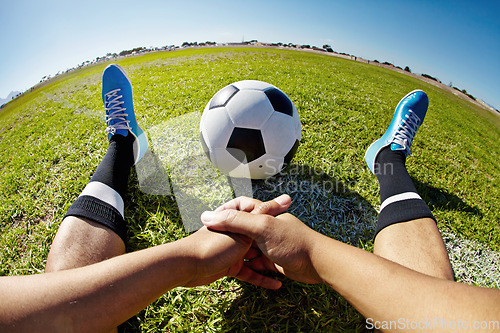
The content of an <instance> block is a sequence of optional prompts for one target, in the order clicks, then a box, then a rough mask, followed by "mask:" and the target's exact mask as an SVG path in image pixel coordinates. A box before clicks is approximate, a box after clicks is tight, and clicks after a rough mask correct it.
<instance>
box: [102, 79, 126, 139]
mask: <svg viewBox="0 0 500 333" xmlns="http://www.w3.org/2000/svg"><path fill="white" fill-rule="evenodd" d="M119 92H120V89H115V90H111V91H110V92H108V93H106V94H105V95H104V96H105V103H104V109H105V110H106V125H107V127H106V129H105V130H104V133H106V134H112V135H113V134H115V133H116V130H119V129H126V130H131V129H132V128H131V127H130V126H129V123H130V120H127V116H128V114H127V113H125V111H126V110H127V109H126V108H124V107H122V106H121V105H122V104H123V103H125V102H124V101H123V100H122V98H123V96H122V95H120V94H119Z"/></svg>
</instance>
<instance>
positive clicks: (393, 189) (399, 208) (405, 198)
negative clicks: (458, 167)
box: [374, 146, 435, 237]
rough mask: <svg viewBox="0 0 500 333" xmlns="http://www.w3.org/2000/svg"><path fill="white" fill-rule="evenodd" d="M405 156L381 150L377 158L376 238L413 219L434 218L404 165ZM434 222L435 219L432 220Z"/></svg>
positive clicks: (385, 149) (397, 152) (389, 149)
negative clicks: (377, 211)
mask: <svg viewBox="0 0 500 333" xmlns="http://www.w3.org/2000/svg"><path fill="white" fill-rule="evenodd" d="M405 162H406V155H405V154H404V153H403V152H402V151H398V150H396V151H393V150H391V148H390V146H388V147H385V148H383V149H382V150H381V151H380V153H379V154H378V156H377V159H376V163H375V168H374V171H375V175H376V176H377V179H378V182H379V185H380V205H381V206H380V213H379V216H378V222H377V230H376V232H375V237H376V235H377V234H378V233H379V232H380V231H381V230H382V229H383V228H385V227H387V226H389V225H392V224H395V223H400V222H407V221H411V220H415V219H420V218H424V217H429V218H432V219H434V216H433V215H432V213H431V211H430V209H429V207H428V206H427V204H426V203H425V202H424V201H423V200H422V198H421V197H420V196H419V195H418V193H417V190H416V188H415V185H413V182H412V181H411V178H410V175H409V174H408V171H407V170H406V166H405ZM434 220H435V219H434Z"/></svg>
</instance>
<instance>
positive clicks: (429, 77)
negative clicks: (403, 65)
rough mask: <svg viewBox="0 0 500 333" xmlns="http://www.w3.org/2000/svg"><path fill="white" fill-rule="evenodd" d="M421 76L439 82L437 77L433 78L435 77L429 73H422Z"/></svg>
mask: <svg viewBox="0 0 500 333" xmlns="http://www.w3.org/2000/svg"><path fill="white" fill-rule="evenodd" d="M422 76H423V77H425V78H428V79H431V80H434V81H438V82H439V80H438V79H436V78H435V77H433V76H430V75H429V74H422Z"/></svg>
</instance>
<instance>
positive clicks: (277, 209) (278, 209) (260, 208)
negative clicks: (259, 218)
mask: <svg viewBox="0 0 500 333" xmlns="http://www.w3.org/2000/svg"><path fill="white" fill-rule="evenodd" d="M291 203H292V199H291V198H290V196H289V195H288V194H282V195H280V196H279V197H277V198H274V199H273V200H269V201H266V202H261V203H259V204H257V205H256V206H255V207H254V209H253V210H252V211H251V213H252V214H268V215H272V216H276V215H279V214H281V213H284V212H286V210H287V209H288V207H290V204H291Z"/></svg>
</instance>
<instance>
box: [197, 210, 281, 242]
mask: <svg viewBox="0 0 500 333" xmlns="http://www.w3.org/2000/svg"><path fill="white" fill-rule="evenodd" d="M273 218H274V217H272V216H270V215H257V214H252V213H248V212H244V211H238V210H234V209H226V210H223V211H219V212H211V211H206V212H203V214H201V221H202V222H203V224H204V225H205V226H206V227H207V228H209V229H212V230H217V231H229V232H232V233H236V234H241V235H245V236H248V237H250V238H252V239H254V240H258V239H260V237H261V235H262V234H263V232H264V230H265V228H266V225H267V223H269V220H270V219H273Z"/></svg>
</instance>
